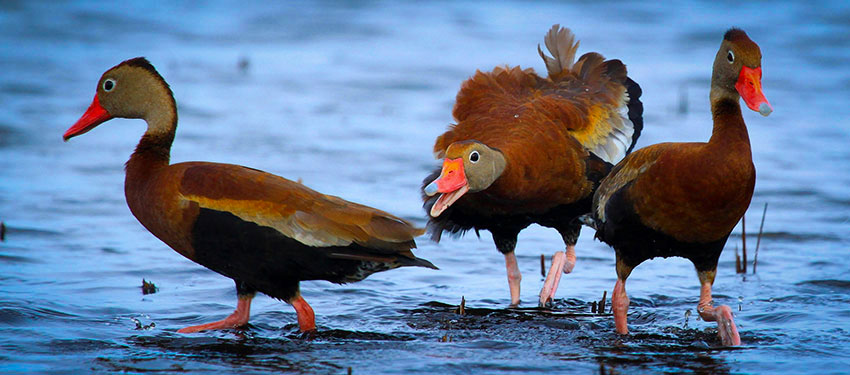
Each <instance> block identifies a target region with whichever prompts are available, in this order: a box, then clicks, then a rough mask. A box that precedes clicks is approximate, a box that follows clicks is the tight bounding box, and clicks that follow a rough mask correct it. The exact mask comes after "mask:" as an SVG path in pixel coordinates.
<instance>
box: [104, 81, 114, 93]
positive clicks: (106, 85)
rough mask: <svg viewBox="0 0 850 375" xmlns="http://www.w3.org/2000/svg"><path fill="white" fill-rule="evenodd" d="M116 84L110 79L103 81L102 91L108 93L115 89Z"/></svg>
mask: <svg viewBox="0 0 850 375" xmlns="http://www.w3.org/2000/svg"><path fill="white" fill-rule="evenodd" d="M115 85H116V82H115V80H114V79H112V78H108V79H107V80H105V81H103V91H106V92H110V91H112V89H114V88H115Z"/></svg>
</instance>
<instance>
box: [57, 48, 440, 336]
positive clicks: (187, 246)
mask: <svg viewBox="0 0 850 375" xmlns="http://www.w3.org/2000/svg"><path fill="white" fill-rule="evenodd" d="M114 117H123V118H139V119H144V120H145V121H146V122H147V124H148V129H147V131H146V132H145V134H144V136H142V139H141V141H140V142H139V145H138V146H136V151H135V152H134V153H133V155H132V156H131V157H130V160H129V161H128V162H127V167H126V169H127V176H126V179H125V180H124V193H125V195H126V197H127V205H128V206H129V207H130V211H131V212H132V213H133V215H135V216H136V218H137V219H138V220H139V222H141V223H142V225H144V226H145V228H147V229H148V230H149V231H150V232H151V233H153V235H154V236H156V237H157V238H159V239H160V240H162V241H163V242H165V243H166V244H168V246H171V247H172V248H173V249H174V250H176V251H177V252H178V253H180V254H182V255H183V256H185V257H187V258H189V259H191V260H192V261H194V262H196V263H198V264H200V265H202V266H204V267H207V268H209V269H211V270H213V271H215V272H218V273H220V274H222V275H224V276H227V277H229V278H231V279H233V280H234V281H236V292H237V296H238V305H237V307H236V311H234V312H233V314H231V315H230V316H228V317H227V318H225V319H224V320H221V321H218V322H214V323H208V324H203V325H198V326H192V327H186V328H183V329H181V330H180V331H179V332H197V331H202V330H208V329H224V328H235V327H239V326H243V325H245V324H247V323H248V317H249V312H250V307H251V299H252V298H253V297H254V294H255V293H256V292H257V291H259V292H262V293H265V294H267V295H269V296H271V297H274V298H277V299H281V300H284V301H286V302H288V303H289V304H291V305H292V306H293V307H294V308H295V311H296V312H297V314H298V325H299V328H300V329H301V331H310V330H314V329H315V327H316V323H315V316H314V315H313V309H312V308H311V307H310V305H308V304H307V302H306V301H304V298H302V297H301V293H300V291H299V282H300V281H301V280H327V281H330V282H334V283H349V282H354V281H360V280H362V279H364V278H366V277H367V276H369V275H370V274H372V273H375V272H379V271H385V270H389V269H393V268H397V267H402V266H422V267H430V268H436V267H434V265H433V264H431V263H430V262H428V261H427V260H424V259H420V258H417V257H415V256H414V255H413V253H412V252H411V251H410V249H412V248H414V247H416V244H415V243H414V240H413V239H414V237H416V236H417V235H420V234H422V233H423V232H424V231H423V230H421V229H417V228H415V227H413V226H412V225H410V223H408V222H407V221H404V220H402V219H400V218H398V217H395V216H393V215H390V214H388V213H386V212H383V211H379V210H376V209H374V208H370V207H366V206H362V205H359V204H356V203H351V202H347V201H345V200H342V199H340V198H337V197H334V196H329V195H324V194H321V193H319V192H316V191H314V190H312V189H309V188H307V187H305V186H304V185H302V184H300V183H297V182H293V181H290V180H287V179H285V178H282V177H279V176H276V175H273V174H269V173H266V172H262V171H259V170H256V169H252V168H247V167H242V166H238V165H231V164H218V163H205V162H188V163H179V164H169V154H170V151H171V143H172V141H173V140H174V131H175V129H176V127H177V107H176V105H175V102H174V96H173V95H172V93H171V89H170V88H169V87H168V84H167V83H165V80H164V79H163V78H162V76H160V75H159V73H157V71H156V70H155V69H154V67H153V66H152V65H151V64H150V63H149V62H148V61H147V60H145V59H144V58H135V59H131V60H127V61H124V62H122V63H121V64H118V65H117V66H115V67H113V68H112V69H109V70H108V71H106V73H104V74H103V76H102V77H101V78H100V81H98V84H97V94H96V95H95V97H94V101H93V102H92V104H91V106H90V107H89V108H88V110H87V111H86V112H85V114H83V116H82V117H81V118H80V120H79V121H77V123H76V124H74V125H73V126H72V127H71V128H70V129H68V131H67V132H65V135H64V138H65V140H66V141H67V140H68V139H69V138H71V137H75V136H78V135H80V134H83V133H85V132H87V131H89V130H91V129H92V128H94V127H95V126H97V125H99V124H101V123H103V122H105V121H107V120H109V119H112V118H114Z"/></svg>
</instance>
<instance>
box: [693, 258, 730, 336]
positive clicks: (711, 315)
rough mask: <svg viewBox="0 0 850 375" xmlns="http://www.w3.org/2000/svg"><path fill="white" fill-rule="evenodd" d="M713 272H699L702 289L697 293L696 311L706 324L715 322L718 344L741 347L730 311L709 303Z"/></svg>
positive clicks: (727, 307) (725, 307)
mask: <svg viewBox="0 0 850 375" xmlns="http://www.w3.org/2000/svg"><path fill="white" fill-rule="evenodd" d="M715 272H716V270H715V271H707V272H700V273H699V277H700V282H701V283H702V287H701V288H700V291H699V305H697V311H699V315H700V316H701V317H702V319H703V320H705V321H706V322H714V321H716V322H717V335H718V336H720V342H722V343H723V345H725V346H738V345H741V336H739V335H738V327H736V326H735V321H734V320H733V318H732V309H731V308H729V306H726V305H723V306H718V307H713V306H712V303H711V284H713V283H714V275H715Z"/></svg>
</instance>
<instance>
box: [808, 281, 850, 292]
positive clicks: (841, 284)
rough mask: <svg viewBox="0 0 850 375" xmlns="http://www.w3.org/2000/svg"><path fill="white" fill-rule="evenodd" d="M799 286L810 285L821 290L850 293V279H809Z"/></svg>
mask: <svg viewBox="0 0 850 375" xmlns="http://www.w3.org/2000/svg"><path fill="white" fill-rule="evenodd" d="M795 285H797V286H802V287H808V286H812V287H815V288H816V289H819V290H821V291H826V292H831V293H847V294H850V280H834V279H829V280H807V281H801V282H799V283H797V284H795Z"/></svg>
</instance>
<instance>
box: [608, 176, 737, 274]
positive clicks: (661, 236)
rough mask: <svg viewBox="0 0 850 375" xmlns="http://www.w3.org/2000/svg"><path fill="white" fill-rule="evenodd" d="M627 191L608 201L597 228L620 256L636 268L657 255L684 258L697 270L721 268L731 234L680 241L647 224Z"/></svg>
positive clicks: (619, 192) (616, 194)
mask: <svg viewBox="0 0 850 375" xmlns="http://www.w3.org/2000/svg"><path fill="white" fill-rule="evenodd" d="M625 190H626V189H621V190H620V191H618V192H617V193H615V194H614V195H612V196H611V198H610V199H609V200H608V205H607V207H606V208H607V209H606V212H605V216H606V221H605V223H603V224H602V226H601V227H600V228H598V229H597V231H596V238H598V239H600V240H601V241H603V242H605V243H607V244H609V245H611V247H613V248H614V250H615V251H616V252H617V258H618V259H620V260H621V261H623V262H625V264H626V265H627V266H629V267H632V268H634V267H637V265H639V264H641V263H643V262H644V261H645V260H648V259H652V258H655V257H664V258H667V257H682V258H687V259H689V260H690V261H691V262H693V263H694V266H695V267H696V269H697V271H710V270H713V269H715V268H717V260H718V259H719V258H720V253H721V252H722V251H723V247H724V246H725V245H726V240H727V239H728V238H729V233H727V234H726V235H725V236H724V237H723V238H721V239H719V240H716V241H712V242H684V241H679V240H677V239H675V238H673V237H672V236H670V235H667V234H665V233H663V232H661V231H658V230H655V229H652V228H649V227H647V226H646V225H644V224H643V222H641V220H640V217H639V216H637V214H635V213H634V211H633V209H632V207H633V206H632V204H631V202H629V201H628V200H627V199H626V198H625V194H624V193H623V192H624V191H625Z"/></svg>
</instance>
